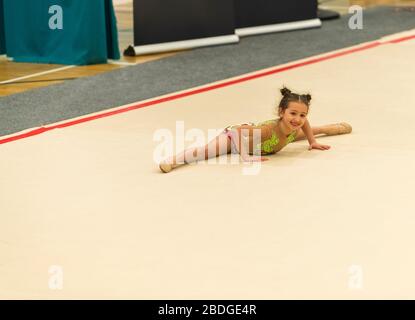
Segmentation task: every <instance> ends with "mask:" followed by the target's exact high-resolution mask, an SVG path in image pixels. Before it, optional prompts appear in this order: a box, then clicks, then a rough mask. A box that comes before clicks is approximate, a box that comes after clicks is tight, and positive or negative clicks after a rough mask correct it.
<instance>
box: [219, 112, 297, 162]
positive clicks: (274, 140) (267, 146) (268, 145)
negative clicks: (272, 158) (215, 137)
mask: <svg viewBox="0 0 415 320" xmlns="http://www.w3.org/2000/svg"><path fill="white" fill-rule="evenodd" d="M278 121H279V120H278V119H271V120H266V121H262V122H259V123H257V124H255V123H253V122H249V123H241V124H234V125H230V126H228V127H226V128H225V130H224V131H225V132H227V131H229V130H232V129H235V128H238V127H240V126H242V125H251V126H257V127H259V126H263V125H268V124H273V123H277V122H278ZM296 134H297V131H293V132H291V133H290V135H289V136H288V137H287V140H286V144H285V145H287V144H289V143H291V142H293V141H294V140H295V137H296ZM279 142H280V139H279V138H278V135H277V133H276V132H275V131H274V130H273V131H272V135H271V137H270V138H268V139H267V140H264V141H262V142H261V143H258V144H257V145H256V146H255V150H261V154H262V155H265V154H273V153H275V151H274V147H275V146H277V145H278V144H279ZM232 146H233V144H232ZM237 152H238V151H237V150H236V149H235V148H234V146H233V148H232V153H237Z"/></svg>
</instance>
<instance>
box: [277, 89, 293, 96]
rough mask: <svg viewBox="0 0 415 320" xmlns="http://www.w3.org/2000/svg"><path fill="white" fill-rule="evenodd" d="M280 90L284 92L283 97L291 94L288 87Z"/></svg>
mask: <svg viewBox="0 0 415 320" xmlns="http://www.w3.org/2000/svg"><path fill="white" fill-rule="evenodd" d="M280 92H281V94H282V96H283V97H285V96H288V95H290V94H291V90H290V89H288V88H286V87H284V88H282V89H281V90H280Z"/></svg>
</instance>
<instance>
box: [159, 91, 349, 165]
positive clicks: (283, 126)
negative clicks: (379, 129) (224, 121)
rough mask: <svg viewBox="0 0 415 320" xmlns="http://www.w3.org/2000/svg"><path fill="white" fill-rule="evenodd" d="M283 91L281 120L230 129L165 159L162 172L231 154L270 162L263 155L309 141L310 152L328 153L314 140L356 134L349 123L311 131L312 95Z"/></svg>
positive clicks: (324, 147)
mask: <svg viewBox="0 0 415 320" xmlns="http://www.w3.org/2000/svg"><path fill="white" fill-rule="evenodd" d="M280 91H281V94H282V99H281V101H280V103H279V105H278V115H279V118H277V119H271V120H267V121H262V122H260V123H257V124H255V123H251V122H250V123H242V124H235V125H230V126H228V127H226V128H225V129H224V130H223V131H222V132H221V133H220V134H219V135H218V136H216V137H215V138H214V139H213V140H211V141H210V142H209V143H208V144H206V145H205V146H201V147H194V148H189V149H186V150H184V151H183V152H181V153H179V154H177V155H175V156H172V157H169V158H167V159H165V160H164V161H162V162H161V163H160V170H161V171H163V172H164V173H168V172H170V171H171V170H172V169H174V168H177V167H179V166H181V165H184V164H188V163H192V162H195V161H200V160H207V159H209V158H213V157H217V156H220V155H222V154H228V153H239V154H240V156H241V159H242V160H243V161H249V162H253V161H266V160H268V158H265V157H263V155H270V154H274V153H276V152H278V151H280V150H281V149H282V148H284V147H285V146H286V145H287V144H289V143H291V142H294V141H298V140H302V139H305V138H307V140H308V142H309V144H310V145H309V150H312V149H318V150H328V149H330V146H328V145H325V144H320V143H318V142H317V141H316V139H315V137H314V136H316V135H320V134H325V135H328V136H332V135H338V134H345V133H350V132H352V127H351V126H350V125H349V124H347V123H345V122H342V123H336V124H329V125H324V126H320V127H311V126H310V123H309V122H308V120H307V115H308V112H309V108H310V101H311V95H310V94H297V93H293V92H291V90H289V89H287V88H285V87H284V88H282V89H281V90H280ZM258 132H259V133H260V136H259V137H258V134H257V133H258ZM255 134H256V136H255ZM255 140H256V141H255Z"/></svg>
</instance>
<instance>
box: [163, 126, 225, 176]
mask: <svg viewBox="0 0 415 320" xmlns="http://www.w3.org/2000/svg"><path fill="white" fill-rule="evenodd" d="M230 152H231V140H230V139H229V138H228V136H227V135H226V133H225V132H222V133H221V134H219V135H218V136H216V137H215V138H214V139H212V140H211V141H210V142H209V143H208V144H206V145H205V146H201V147H194V148H188V149H186V150H184V151H182V152H181V153H179V154H177V155H175V156H173V157H169V158H167V159H166V160H164V161H162V162H161V163H160V170H161V171H163V172H165V173H167V172H170V171H171V170H172V169H174V168H176V167H178V166H181V165H183V164H186V163H192V162H195V161H200V160H207V159H209V158H214V157H217V156H220V155H222V154H228V153H230Z"/></svg>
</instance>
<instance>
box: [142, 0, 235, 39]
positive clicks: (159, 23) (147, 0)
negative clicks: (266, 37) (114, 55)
mask: <svg viewBox="0 0 415 320" xmlns="http://www.w3.org/2000/svg"><path fill="white" fill-rule="evenodd" d="M234 19H235V13H234V0H134V44H135V45H136V46H138V45H145V44H154V43H163V42H171V41H180V40H190V39H198V38H206V37H215V36H223V35H231V34H234V33H235V22H234V21H235V20H234Z"/></svg>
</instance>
